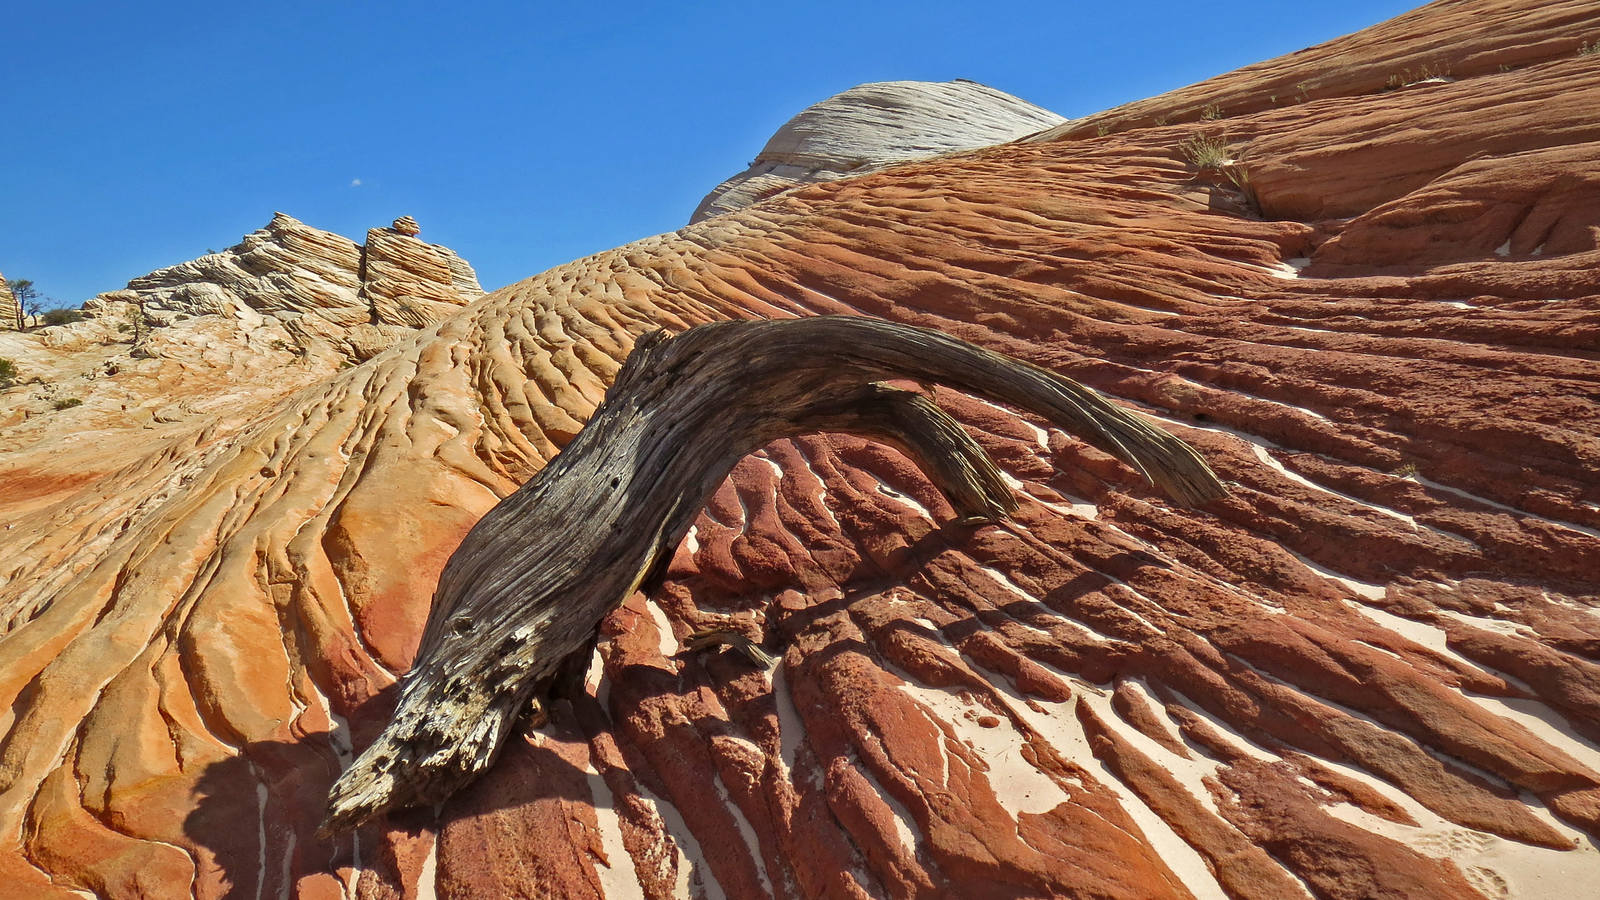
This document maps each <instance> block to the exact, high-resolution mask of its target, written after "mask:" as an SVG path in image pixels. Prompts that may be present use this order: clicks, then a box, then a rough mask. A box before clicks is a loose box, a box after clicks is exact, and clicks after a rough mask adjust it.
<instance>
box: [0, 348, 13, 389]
mask: <svg viewBox="0 0 1600 900" xmlns="http://www.w3.org/2000/svg"><path fill="white" fill-rule="evenodd" d="M16 383H17V364H16V363H14V362H12V361H11V360H9V359H6V358H5V357H3V356H0V391H3V390H5V389H6V388H8V387H11V386H12V385H13V384H16Z"/></svg>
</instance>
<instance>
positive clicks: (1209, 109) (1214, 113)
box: [1200, 103, 1222, 122]
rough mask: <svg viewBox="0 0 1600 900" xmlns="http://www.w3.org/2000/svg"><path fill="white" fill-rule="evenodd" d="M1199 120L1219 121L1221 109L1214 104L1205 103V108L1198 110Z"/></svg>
mask: <svg viewBox="0 0 1600 900" xmlns="http://www.w3.org/2000/svg"><path fill="white" fill-rule="evenodd" d="M1200 118H1201V119H1202V120H1204V121H1207V122H1212V121H1215V120H1217V119H1220V118H1222V107H1220V106H1218V105H1216V104H1215V103H1207V104H1206V105H1205V108H1204V109H1202V110H1200Z"/></svg>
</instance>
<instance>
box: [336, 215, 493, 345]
mask: <svg viewBox="0 0 1600 900" xmlns="http://www.w3.org/2000/svg"><path fill="white" fill-rule="evenodd" d="M416 227H417V223H416V220H415V219H412V218H411V217H410V216H406V217H404V218H402V219H397V220H396V221H395V225H394V227H393V228H374V229H372V230H371V231H368V232H367V244H366V247H365V248H364V250H363V252H362V257H361V300H362V302H363V303H365V304H366V305H367V306H368V307H369V308H370V309H371V310H372V320H373V321H374V322H376V323H380V324H386V325H404V326H407V327H410V328H422V327H425V326H428V325H431V324H433V323H434V322H437V321H439V320H440V319H443V318H444V317H446V316H448V315H450V314H451V313H454V312H456V311H457V310H459V309H460V308H461V306H462V305H463V304H465V303H469V302H471V301H473V300H476V299H477V298H478V297H480V296H482V294H483V288H482V287H480V286H479V285H478V276H477V275H476V274H474V273H473V271H472V267H471V266H469V265H467V262H466V260H464V259H462V258H461V257H459V256H457V255H456V254H455V253H453V252H452V251H451V250H450V249H449V248H447V247H441V246H439V245H437V244H428V243H424V242H422V241H419V240H417V239H416V237H415V236H414V235H415V234H416V231H415V230H412V229H416Z"/></svg>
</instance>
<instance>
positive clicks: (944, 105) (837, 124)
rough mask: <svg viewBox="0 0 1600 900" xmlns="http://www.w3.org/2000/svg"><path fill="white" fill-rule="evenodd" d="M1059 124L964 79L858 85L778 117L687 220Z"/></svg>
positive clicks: (1040, 111)
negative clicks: (756, 150)
mask: <svg viewBox="0 0 1600 900" xmlns="http://www.w3.org/2000/svg"><path fill="white" fill-rule="evenodd" d="M1063 122H1064V120H1063V119H1062V118H1061V117H1060V116H1058V115H1056V114H1055V113H1053V112H1050V111H1049V110H1047V109H1041V108H1040V107H1037V106H1034V105H1033V104H1032V103H1029V102H1027V101H1026V100H1022V99H1019V98H1017V97H1013V96H1011V95H1010V94H1007V93H1005V92H1004V91H997V90H995V89H994V88H992V87H989V86H987V85H982V84H979V83H977V82H976V81H968V80H966V79H960V78H958V79H956V80H955V81H945V82H936V81H881V82H876V83H873V84H862V85H857V86H855V87H853V88H851V89H849V90H847V91H843V92H841V93H838V94H835V95H833V96H832V97H829V98H828V99H826V100H823V101H821V102H819V103H814V104H812V105H811V106H808V107H806V108H805V109H803V110H801V111H800V113H799V114H798V115H796V116H795V117H794V118H792V119H790V120H789V121H788V122H785V123H784V125H783V127H782V128H779V129H778V133H777V134H774V135H773V136H772V139H771V140H769V141H767V145H766V146H765V147H763V148H761V153H760V154H758V155H757V156H756V158H755V159H754V160H753V161H752V162H751V163H750V166H749V167H748V168H746V169H745V170H744V171H743V172H740V173H739V174H737V175H735V176H733V177H731V178H729V179H728V180H726V181H724V182H723V183H721V184H719V185H717V186H716V187H715V188H714V189H712V191H711V193H709V194H707V195H706V196H705V199H703V200H701V201H700V206H699V207H698V208H697V209H696V210H695V211H694V215H693V216H692V217H691V218H690V219H689V221H691V222H698V221H700V220H701V219H704V218H707V217H709V216H715V215H721V214H722V213H726V212H732V211H734V210H736V209H743V208H745V207H746V206H749V205H750V204H752V203H756V202H758V201H761V200H764V199H766V198H768V197H773V196H776V195H777V194H780V193H782V192H783V191H786V190H789V189H790V188H793V187H797V186H799V185H803V184H813V183H815V182H818V181H833V180H835V179H839V178H845V177H848V176H851V175H860V174H863V173H866V172H871V171H873V170H875V169H881V168H884V167H885V166H890V165H894V164H895V163H902V162H908V161H910V160H914V159H923V158H926V157H930V156H938V155H940V154H945V153H953V152H956V151H959V150H972V149H976V148H978V147H987V146H990V145H991V144H998V143H1001V142H1002V141H1009V140H1012V139H1014V138H1020V137H1024V136H1026V135H1029V134H1033V133H1035V132H1037V131H1041V130H1043V129H1046V128H1051V127H1054V126H1057V125H1061V124H1062V123H1063Z"/></svg>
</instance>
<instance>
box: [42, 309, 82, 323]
mask: <svg viewBox="0 0 1600 900" xmlns="http://www.w3.org/2000/svg"><path fill="white" fill-rule="evenodd" d="M39 321H41V322H43V323H44V324H46V325H70V324H71V323H73V322H81V321H83V310H81V309H52V310H48V311H46V312H45V314H44V315H43V316H41V317H40V319H39Z"/></svg>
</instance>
